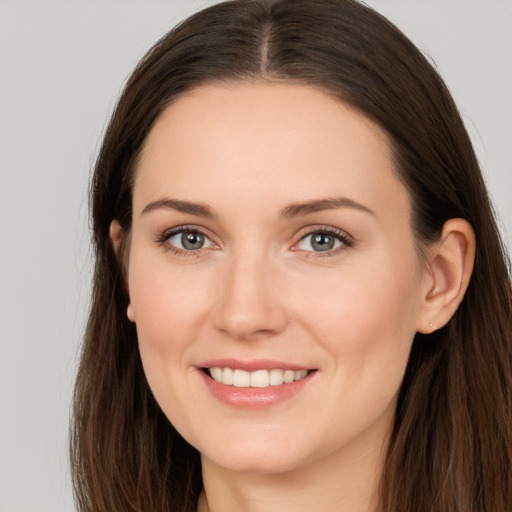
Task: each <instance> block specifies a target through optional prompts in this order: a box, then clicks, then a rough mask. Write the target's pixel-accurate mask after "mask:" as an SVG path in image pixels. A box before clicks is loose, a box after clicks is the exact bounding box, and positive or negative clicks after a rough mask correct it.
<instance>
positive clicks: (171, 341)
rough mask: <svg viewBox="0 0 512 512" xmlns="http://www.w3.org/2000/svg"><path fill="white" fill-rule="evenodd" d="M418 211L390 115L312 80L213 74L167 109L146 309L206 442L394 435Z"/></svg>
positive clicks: (154, 345) (141, 201)
mask: <svg viewBox="0 0 512 512" xmlns="http://www.w3.org/2000/svg"><path fill="white" fill-rule="evenodd" d="M410 212H411V207H410V203H409V197H408V194H407V192H406V190H405V189H404V187H403V186H402V184H401V183H400V182H399V180H398V179H397V178H396V176H395V173H394V170H393V163H392V161H391V158H390V150H389V147H388V141H387V139H386V136H385V135H384V134H383V132H382V131H381V130H379V129H378V128H377V127H376V126H375V125H374V124H372V123H371V122H370V121H369V120H367V119H366V118H365V117H363V116H362V115H361V114H359V113H358V112H356V111H355V110H353V109H351V108H349V107H347V106H346V105H344V104H342V103H340V102H338V101H336V100H335V99H333V98H331V97H329V96H327V95H326V94H324V93H322V92H319V91H317V90H315V89H313V88H310V87H307V86H301V85H289V84H288V85H287V84H265V83H253V84H246V83H235V84H231V85H219V86H213V85H212V86H203V87H200V88H197V89H195V90H193V91H192V92H189V93H188V94H186V95H184V96H182V97H181V98H180V99H178V100H177V101H176V102H175V103H174V104H173V105H171V106H170V107H168V108H167V109H166V110H165V111H164V112H163V114H162V115H161V116H160V117H159V119H158V120H157V122H156V124H155V126H154V128H153V129H152V130H151V132H150V134H149V136H148V138H147V142H146V145H145V148H144V151H143V153H142V156H141V159H140V163H139V165H138V168H137V174H136V179H135V184H134V193H133V228H132V229H133V232H132V236H131V246H130V255H129V269H128V285H129V293H130V300H131V312H130V315H131V316H132V318H133V319H134V321H135V322H136V326H137V332H138V338H139V345H140V353H141V357H142V361H143V364H144V369H145V372H146V375H147V379H148V382H149V385H150V386H151V389H152V391H153V393H154V395H155V397H156V399H157V401H158V403H159V404H160V406H161V408H162V409H163V411H164V413H165V414H166V415H167V417H168V418H169V420H170V421H171V422H172V423H173V424H174V426H175V427H176V429H177V430H178V431H179V432H180V433H181V434H182V435H183V437H185V439H187V440H188V441H189V442H190V443H191V444H192V445H194V446H195V447H196V448H197V449H198V450H199V451H200V452H201V453H202V455H203V457H204V458H205V460H208V461H210V462H211V463H213V464H216V465H219V466H222V467H224V468H227V469H231V470H236V471H258V472H282V471H287V470H292V469H294V468H298V467H301V466H304V465H306V464H309V463H313V462H318V461H321V460H331V459H332V460H334V459H336V458H337V457H346V456H347V454H352V455H354V454H356V456H364V455H365V454H366V453H376V452H377V451H379V450H381V448H382V444H383V442H384V441H385V439H386V437H387V435H388V433H389V430H390V427H391V423H392V419H393V414H394V410H395V405H396V396H397V392H398V389H399V386H400V383H401V380H402V377H403V374H404V371H405V367H406V363H407V359H408V355H409V351H410V348H411V343H412V340H413V337H414V335H415V333H416V330H417V322H418V318H419V316H420V315H421V310H422V302H423V301H422V299H423V297H424V296H425V294H426V288H427V286H428V283H427V281H428V279H427V278H426V274H427V272H426V271H425V269H424V267H423V265H422V264H421V262H420V260H419V258H418V254H417V251H416V250H415V245H414V239H413V235H412V231H411V225H410V217H411V215H410ZM212 375H213V377H212ZM290 381H291V382H290Z"/></svg>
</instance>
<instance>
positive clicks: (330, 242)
mask: <svg viewBox="0 0 512 512" xmlns="http://www.w3.org/2000/svg"><path fill="white" fill-rule="evenodd" d="M350 246H351V242H350V240H349V239H348V238H347V237H346V236H344V235H343V234H341V233H338V232H334V231H330V230H318V231H313V232H311V233H308V234H307V235H306V236H304V237H302V238H301V239H300V241H299V243H298V244H297V248H298V249H299V250H301V251H310V252H329V251H335V250H336V249H339V248H342V247H350Z"/></svg>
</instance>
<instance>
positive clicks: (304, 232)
mask: <svg viewBox="0 0 512 512" xmlns="http://www.w3.org/2000/svg"><path fill="white" fill-rule="evenodd" d="M184 231H197V232H198V233H201V234H202V235H204V236H205V237H206V238H208V240H210V241H211V242H212V243H214V244H216V245H218V246H220V244H219V243H218V241H215V240H214V238H216V237H215V236H212V234H210V233H211V232H210V230H209V229H206V228H204V227H202V226H197V225H194V224H182V225H180V226H175V227H172V228H168V229H165V230H164V231H163V232H162V233H161V234H160V235H159V236H158V241H160V242H162V243H163V242H165V241H166V240H168V239H169V238H170V237H172V236H174V235H177V234H179V233H182V232H184ZM315 233H329V234H332V235H334V236H338V237H339V238H341V239H345V240H346V241H349V242H351V244H353V243H355V242H356V240H355V238H354V237H353V236H352V235H351V234H350V233H348V232H347V231H345V230H343V229H340V228H336V227H334V226H329V225H322V224H317V225H310V226H305V227H303V228H301V229H300V230H298V232H296V234H295V235H294V237H293V238H296V237H297V236H298V239H297V240H296V241H295V242H294V245H296V244H297V243H299V242H300V241H302V240H303V239H304V238H306V237H307V236H311V235H313V234H315Z"/></svg>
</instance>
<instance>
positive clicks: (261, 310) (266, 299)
mask: <svg viewBox="0 0 512 512" xmlns="http://www.w3.org/2000/svg"><path fill="white" fill-rule="evenodd" d="M278 281H279V279H278V269H277V268H276V265H275V263H274V262H273V260H272V258H271V256H270V254H269V251H265V250H261V248H260V249H259V250H258V249H257V248H254V247H252V248H251V247H249V246H248V245H245V246H241V247H240V248H238V249H237V250H234V251H233V252H232V254H231V255H230V256H229V257H228V258H227V261H226V268H225V272H224V273H223V281H222V282H221V283H220V292H219V295H218V303H217V305H216V315H215V322H216V326H217V328H218V329H220V330H222V331H225V332H228V333H229V334H230V335H231V336H233V337H235V338H238V339H248V338H252V337H261V336H264V335H272V334H277V333H279V332H281V331H282V330H283V329H284V327H285V325H286V313H285V308H284V305H283V297H281V296H280V295H279V290H278V287H277V282H278Z"/></svg>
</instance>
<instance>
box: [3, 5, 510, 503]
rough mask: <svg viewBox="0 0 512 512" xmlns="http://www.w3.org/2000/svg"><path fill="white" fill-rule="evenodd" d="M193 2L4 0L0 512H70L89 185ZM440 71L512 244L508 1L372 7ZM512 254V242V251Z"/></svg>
mask: <svg viewBox="0 0 512 512" xmlns="http://www.w3.org/2000/svg"><path fill="white" fill-rule="evenodd" d="M210 3H214V2H208V1H204V0H203V1H199V0H166V1H163V0H151V1H147V0H139V1H135V0H131V1H129V0H128V1H127V0H103V1H99V0H88V1H85V0H61V1H57V0H53V1H52V0H45V1H44V2H42V1H40V0H33V1H26V0H0V512H42V511H51V512H60V511H71V510H73V502H72V495H71V488H70V480H69V476H68V469H69V467H68V466H69V465H68V456H67V426H68V411H69V406H70V398H71V391H72V385H73V377H74V373H75V369H76V360H77V353H78V347H79V342H80V337H81V334H82V330H83V325H84V321H85V316H86V311H87V304H88V293H89V281H90V268H91V261H90V249H89V233H88V226H87V195H86V189H87V182H88V177H89V173H90V169H91V168H92V163H93V161H94V156H95V154H96V150H97V147H98V144H99V140H100V137H101V133H102V130H103V128H104V126H105V123H106V120H107V118H108V114H109V113H110V112H111V111H112V108H113V105H114V103H115V100H116V98H117V96H118V93H119V91H120V88H121V86H122V84H123V82H124V80H125V79H126V78H127V76H128V74H129V72H130V70H131V69H132V68H133V67H134V65H135V64H136V62H137V61H138V59H139V58H140V57H142V55H143V54H144V53H145V51H146V50H147V49H148V48H149V47H150V46H151V44H152V43H153V42H155V41H156V40H157V38H158V37H160V36H161V35H163V34H164V33H165V32H166V31H167V30H168V29H169V28H170V27H171V26H173V25H174V24H175V23H176V22H177V21H179V20H180V19H182V18H183V17H184V16H185V15H187V14H189V13H191V12H193V11H195V10H197V9H198V8H200V7H202V6H205V5H208V4H210ZM368 3H370V4H371V5H373V6H374V7H375V8H377V9H378V10H379V11H381V12H382V13H383V14H385V15H387V16H388V17H389V18H390V19H391V20H392V21H394V22H395V23H396V24H397V25H398V26H399V27H400V28H402V30H403V31H404V32H405V33H406V34H407V35H408V36H409V37H410V38H411V39H412V40H413V41H414V42H415V43H416V44H417V45H418V46H419V47H420V48H421V49H422V50H423V51H425V52H426V53H428V54H429V55H430V56H431V58H432V60H433V61H434V62H435V63H436V65H437V67H438V69H439V70H440V72H441V74H442V75H443V76H444V78H445V79H446V82H447V83H448V86H449V87H450V89H451V90H452V92H453V94H454V96H455V99H456V101H457V103H458V105H459V107H460V109H461V111H462V114H463V117H464V120H465V122H466V125H467V127H468V129H469V131H470V134H471V136H472V139H473V142H474V145H475V147H476V150H477V153H478V155H479V158H480V161H481V164H482V167H483V169H484V172H485V175H486V179H487V181H488V184H489V187H490V190H491V193H492V195H493V196H494V199H495V204H496V206H497V210H498V213H499V216H500V219H501V223H502V225H503V230H504V232H505V231H506V232H508V234H509V238H510V236H512V204H511V201H510V199H509V196H510V192H511V191H512V177H511V171H512V150H511V143H512V95H511V91H512V29H511V27H512V0H374V1H371V2H368ZM510 245H511V244H510V243H509V246H510Z"/></svg>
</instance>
